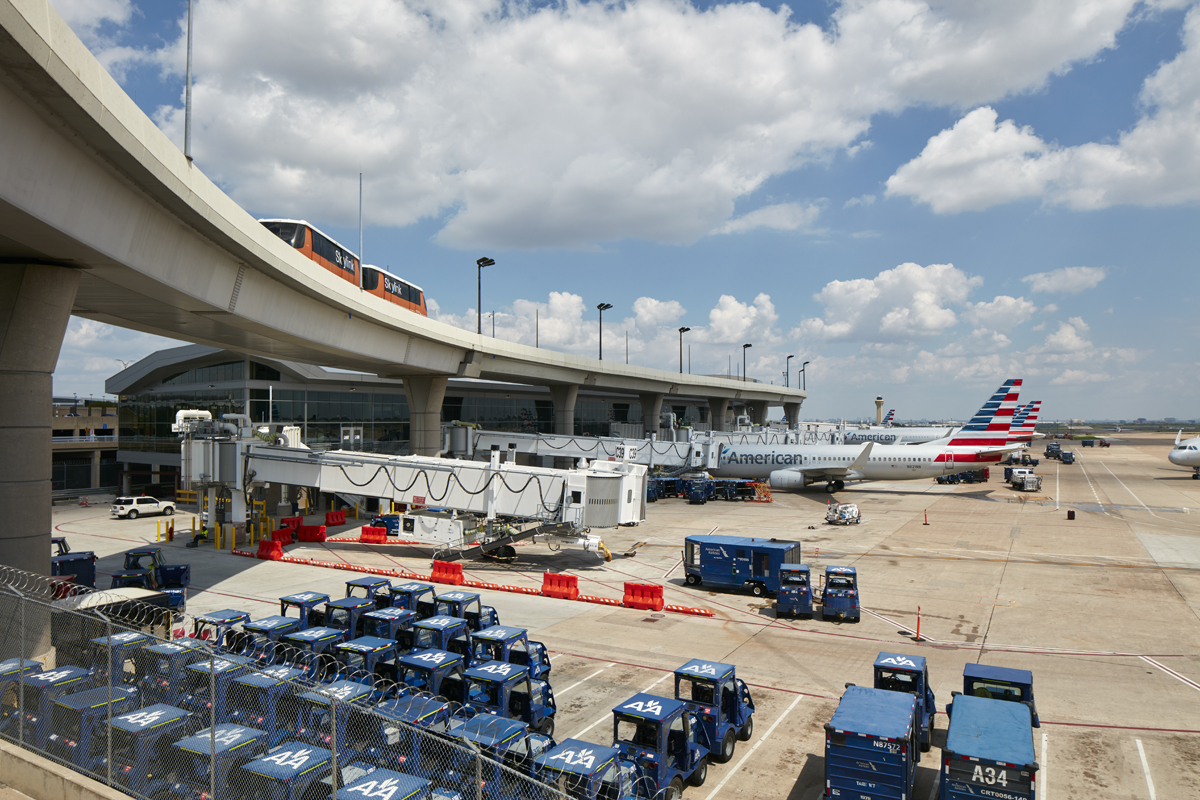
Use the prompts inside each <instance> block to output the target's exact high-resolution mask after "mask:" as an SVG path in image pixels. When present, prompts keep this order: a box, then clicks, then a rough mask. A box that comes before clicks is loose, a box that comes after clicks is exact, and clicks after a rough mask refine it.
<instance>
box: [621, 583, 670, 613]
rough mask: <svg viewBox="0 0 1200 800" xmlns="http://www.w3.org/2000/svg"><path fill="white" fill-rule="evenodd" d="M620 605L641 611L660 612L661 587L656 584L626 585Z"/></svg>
mask: <svg viewBox="0 0 1200 800" xmlns="http://www.w3.org/2000/svg"><path fill="white" fill-rule="evenodd" d="M622 605H624V606H625V607H626V608H640V609H642V610H643V611H662V610H663V587H661V586H659V585H658V584H657V583H626V584H625V598H624V600H623V601H622Z"/></svg>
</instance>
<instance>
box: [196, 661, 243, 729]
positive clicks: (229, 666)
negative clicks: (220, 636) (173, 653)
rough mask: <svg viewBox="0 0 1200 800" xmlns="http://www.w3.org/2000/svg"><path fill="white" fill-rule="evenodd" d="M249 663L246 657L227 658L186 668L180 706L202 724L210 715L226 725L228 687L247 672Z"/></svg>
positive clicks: (199, 662)
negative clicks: (214, 691)
mask: <svg viewBox="0 0 1200 800" xmlns="http://www.w3.org/2000/svg"><path fill="white" fill-rule="evenodd" d="M249 663H250V662H249V660H248V659H246V658H244V657H243V656H229V655H226V656H221V657H220V658H206V659H204V660H203V661H197V662H196V663H195V664H189V665H188V666H187V668H186V669H184V679H183V691H182V694H183V699H182V700H180V702H179V705H180V706H181V707H182V708H186V709H187V710H188V711H190V712H192V713H193V714H195V715H196V717H197V718H198V719H200V720H201V722H203V720H204V719H205V718H209V719H211V718H212V717H210V716H209V715H210V714H211V715H213V716H215V717H216V719H217V721H218V722H224V721H225V717H226V703H225V700H226V698H227V697H228V695H229V686H230V684H232V683H233V682H234V681H235V680H237V679H238V678H240V677H242V676H243V675H245V674H246V673H247V671H248V670H249ZM214 689H215V690H216V693H215V696H214V693H213V690H214Z"/></svg>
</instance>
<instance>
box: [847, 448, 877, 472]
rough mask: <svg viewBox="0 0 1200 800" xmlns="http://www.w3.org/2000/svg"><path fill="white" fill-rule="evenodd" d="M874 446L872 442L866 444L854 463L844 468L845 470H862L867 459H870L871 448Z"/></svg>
mask: <svg viewBox="0 0 1200 800" xmlns="http://www.w3.org/2000/svg"><path fill="white" fill-rule="evenodd" d="M874 446H875V443H874V442H867V444H866V446H865V447H863V449H862V452H861V453H859V454H858V458H856V459H854V463H853V464H851V465H850V466H848V467H846V469H847V470H851V469H862V468H863V467H865V466H866V464H867V459H869V458H870V457H871V448H872V447H874Z"/></svg>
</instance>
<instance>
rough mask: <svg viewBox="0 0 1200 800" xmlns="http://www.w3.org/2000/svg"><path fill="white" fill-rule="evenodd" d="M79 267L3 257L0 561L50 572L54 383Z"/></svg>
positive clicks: (0, 291) (0, 284)
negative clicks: (0, 513) (0, 517)
mask: <svg viewBox="0 0 1200 800" xmlns="http://www.w3.org/2000/svg"><path fill="white" fill-rule="evenodd" d="M79 276H80V272H79V270H76V269H70V268H68V267H58V266H50V265H43V264H0V453H3V454H4V457H3V458H0V508H3V509H4V524H3V525H0V564H5V565H8V566H11V567H17V568H19V569H24V570H28V571H30V572H39V573H42V574H43V575H44V574H48V573H49V572H50V527H51V526H50V495H51V480H52V477H53V467H52V466H51V459H50V433H51V425H50V423H51V417H50V408H51V405H52V402H53V401H52V395H51V390H52V383H51V377H52V375H53V374H54V367H55V365H56V364H57V363H58V351H59V350H60V349H61V348H62V341H63V334H65V333H66V330H67V322H68V321H69V320H70V317H71V306H72V304H74V302H75V291H76V290H77V289H78V288H79Z"/></svg>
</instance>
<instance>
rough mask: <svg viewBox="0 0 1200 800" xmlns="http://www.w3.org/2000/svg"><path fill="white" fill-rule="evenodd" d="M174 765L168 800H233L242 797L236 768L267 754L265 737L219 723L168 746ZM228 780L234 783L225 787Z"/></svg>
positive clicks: (240, 782)
mask: <svg viewBox="0 0 1200 800" xmlns="http://www.w3.org/2000/svg"><path fill="white" fill-rule="evenodd" d="M172 747H173V748H174V749H175V753H173V754H172V755H173V756H174V758H173V759H172V760H173V761H174V763H175V769H174V770H173V772H172V774H171V777H172V783H171V786H170V788H169V789H168V790H167V796H168V797H169V798H171V800H234V798H241V797H243V796H244V793H243V787H242V785H241V784H242V778H241V772H240V770H238V771H236V772H235V770H237V768H238V767H240V766H242V765H243V764H246V763H247V762H249V761H252V760H254V759H256V758H259V757H260V756H262V755H263V754H265V753H266V750H267V734H266V733H265V732H264V731H260V730H255V729H254V728H247V727H245V726H243V725H233V724H230V723H223V724H221V725H217V726H216V727H215V728H211V729H210V728H205V729H204V730H202V731H199V732H198V733H196V734H195V735H194V736H189V737H187V738H186V739H181V740H179V741H178V742H175V744H173V745H172ZM230 777H234V778H235V780H236V782H235V785H234V786H233V787H231V786H230V785H229V780H230Z"/></svg>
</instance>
